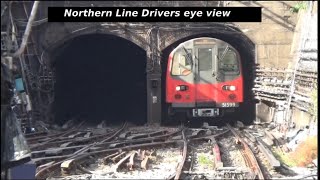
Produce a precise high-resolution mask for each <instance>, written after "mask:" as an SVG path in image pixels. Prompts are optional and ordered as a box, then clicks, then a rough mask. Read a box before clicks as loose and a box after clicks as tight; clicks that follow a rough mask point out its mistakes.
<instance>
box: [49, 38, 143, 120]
mask: <svg viewBox="0 0 320 180" xmlns="http://www.w3.org/2000/svg"><path fill="white" fill-rule="evenodd" d="M55 52H56V54H57V55H56V56H55V58H54V61H53V62H54V63H53V66H54V69H55V72H56V84H55V101H54V104H53V112H54V115H55V121H56V123H58V124H60V125H61V124H63V123H65V122H66V121H68V120H70V119H76V120H85V121H86V122H88V123H95V124H96V123H99V122H102V121H105V122H106V123H107V124H114V123H117V122H123V121H129V122H133V123H134V124H144V123H146V118H147V100H146V98H147V97H146V73H145V68H146V52H145V50H143V49H142V48H140V47H139V46H137V45H136V44H134V43H132V42H130V41H128V40H125V39H123V38H120V37H117V36H113V35H106V34H92V35H83V36H78V37H76V38H73V39H72V40H69V41H68V42H67V43H66V44H64V45H63V46H61V48H60V49H59V50H58V51H55Z"/></svg>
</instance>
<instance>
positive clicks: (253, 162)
mask: <svg viewBox="0 0 320 180" xmlns="http://www.w3.org/2000/svg"><path fill="white" fill-rule="evenodd" d="M227 127H228V128H229V129H230V131H231V132H232V134H233V135H234V136H235V137H236V141H238V142H239V143H241V145H242V149H241V154H242V155H243V158H244V159H245V161H246V163H247V165H248V166H249V168H250V169H251V170H252V171H253V172H254V173H255V176H256V177H257V178H258V179H265V178H264V176H263V173H262V171H261V169H260V166H259V164H258V162H257V159H256V158H255V156H254V154H253V152H252V151H251V149H250V147H249V146H248V144H247V143H246V142H245V141H244V140H243V139H242V138H241V137H240V135H239V134H238V133H237V132H236V131H235V130H234V129H233V128H232V127H231V126H230V124H227Z"/></svg>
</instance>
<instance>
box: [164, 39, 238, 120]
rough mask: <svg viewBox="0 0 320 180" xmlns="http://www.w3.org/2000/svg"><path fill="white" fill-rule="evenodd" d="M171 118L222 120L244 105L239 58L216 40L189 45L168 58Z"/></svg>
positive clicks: (168, 98)
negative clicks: (176, 116)
mask: <svg viewBox="0 0 320 180" xmlns="http://www.w3.org/2000/svg"><path fill="white" fill-rule="evenodd" d="M166 102H167V104H168V105H169V108H168V114H169V117H172V116H174V115H175V114H176V113H185V114H186V115H187V116H188V117H191V118H198V117H204V118H212V117H222V116H224V115H225V114H227V113H235V112H236V111H237V109H238V107H239V105H240V104H241V103H242V102H243V77H242V72H241V60H240V55H239V53H238V51H237V50H236V49H234V48H233V47H232V46H231V45H229V44H228V43H226V42H224V41H221V40H218V39H214V38H197V39H192V40H189V41H186V42H184V43H182V44H180V45H179V46H178V47H177V48H175V49H174V50H173V51H172V52H171V53H170V55H169V59H168V66H167V74H166Z"/></svg>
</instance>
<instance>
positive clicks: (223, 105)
mask: <svg viewBox="0 0 320 180" xmlns="http://www.w3.org/2000/svg"><path fill="white" fill-rule="evenodd" d="M218 107H239V103H221V104H218Z"/></svg>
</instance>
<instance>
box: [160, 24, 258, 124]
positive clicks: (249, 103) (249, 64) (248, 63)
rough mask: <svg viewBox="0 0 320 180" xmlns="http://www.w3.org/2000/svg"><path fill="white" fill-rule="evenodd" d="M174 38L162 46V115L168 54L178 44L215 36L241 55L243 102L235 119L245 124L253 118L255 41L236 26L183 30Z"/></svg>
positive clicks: (165, 109)
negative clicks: (238, 115)
mask: <svg viewBox="0 0 320 180" xmlns="http://www.w3.org/2000/svg"><path fill="white" fill-rule="evenodd" d="M174 36H175V37H176V38H174V39H171V41H170V43H166V44H167V46H163V47H162V59H161V67H162V70H163V71H162V78H161V79H162V87H163V89H162V102H163V103H162V116H163V118H167V115H166V114H167V104H166V103H165V102H166V101H165V97H166V94H165V89H164V88H165V80H166V78H165V75H166V71H167V61H168V56H169V54H170V53H171V52H172V50H174V49H175V48H176V47H177V46H178V45H179V44H181V43H183V42H185V41H188V40H191V39H195V38H200V37H208V38H215V39H219V40H222V41H225V42H227V43H229V44H230V45H231V46H233V47H234V48H235V49H237V50H238V51H239V53H240V56H241V64H242V67H243V77H244V88H245V89H244V103H243V105H242V106H241V112H242V113H241V118H238V119H237V120H240V121H243V122H245V123H247V124H249V123H251V122H252V121H253V120H254V119H255V113H256V110H255V100H254V94H253V91H252V88H253V85H254V84H253V82H254V76H255V68H254V67H255V58H256V57H255V43H254V42H253V41H252V40H250V39H249V38H248V37H247V36H246V35H245V34H244V33H242V32H241V31H240V30H239V29H237V28H225V27H224V28H222V29H221V27H220V28H219V27H218V28H217V29H214V28H212V29H205V30H197V31H196V30H194V31H184V32H182V33H181V32H180V33H178V34H174Z"/></svg>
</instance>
